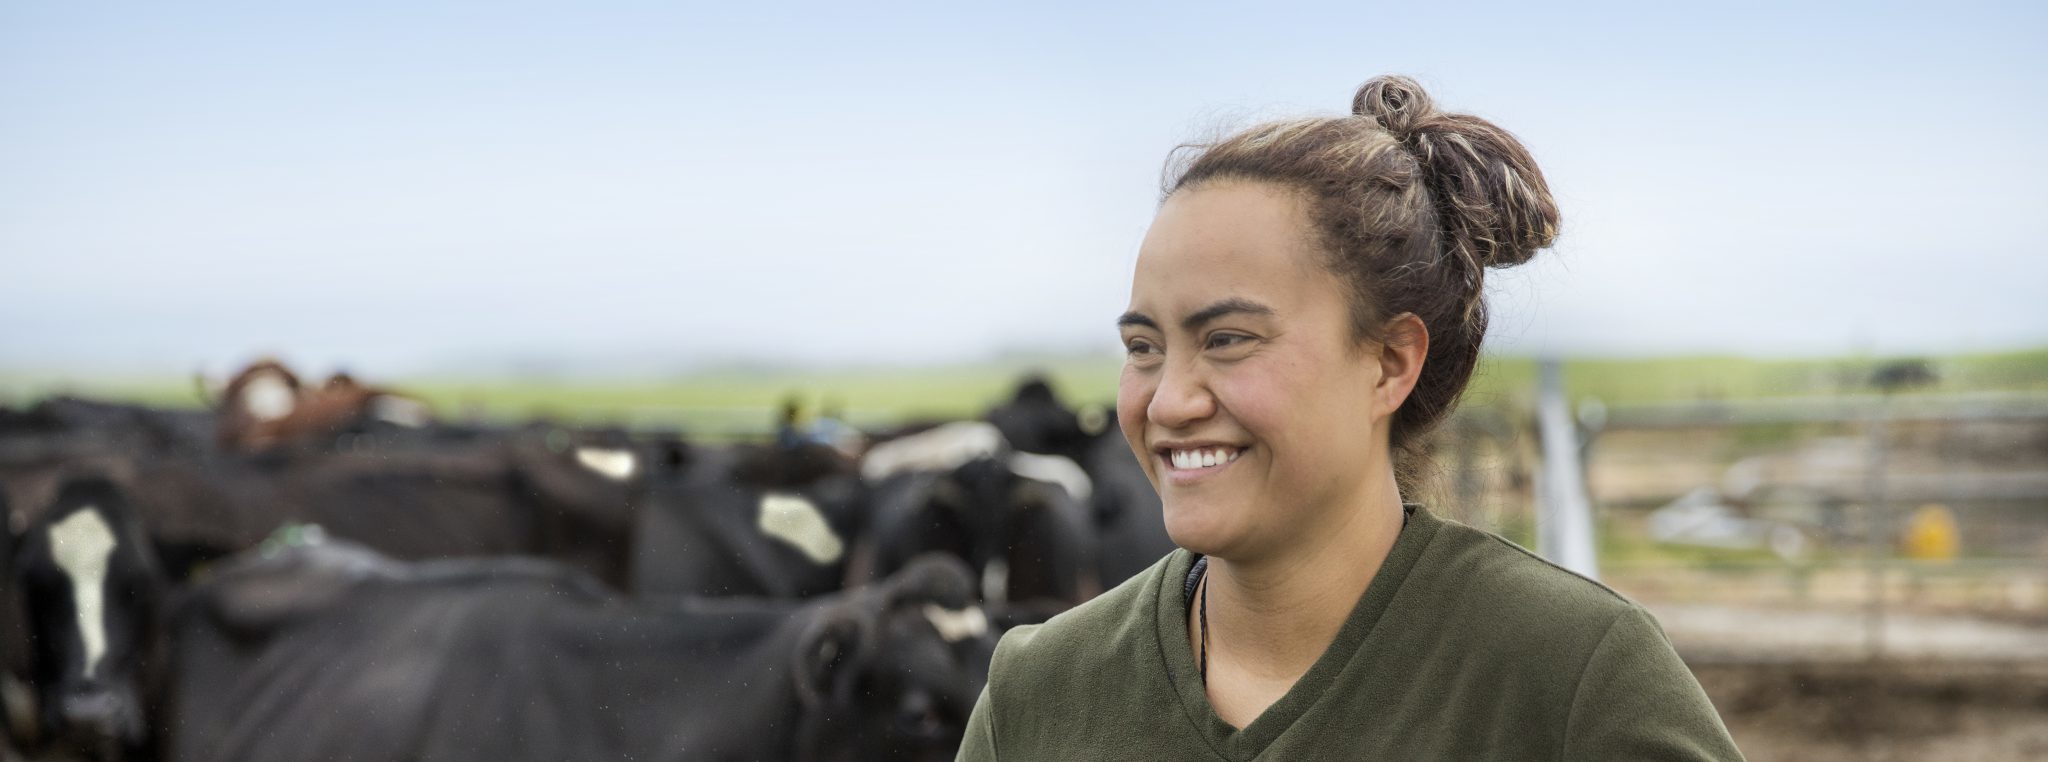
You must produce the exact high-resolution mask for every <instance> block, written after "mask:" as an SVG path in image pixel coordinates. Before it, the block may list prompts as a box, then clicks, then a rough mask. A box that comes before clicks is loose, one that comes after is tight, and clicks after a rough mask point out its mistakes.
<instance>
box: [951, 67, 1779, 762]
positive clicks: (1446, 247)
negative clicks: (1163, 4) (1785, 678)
mask: <svg viewBox="0 0 2048 762" xmlns="http://www.w3.org/2000/svg"><path fill="white" fill-rule="evenodd" d="M1557 226H1558V212H1557V208H1556V205H1555V203H1554V202H1553V200H1552V198H1551V196H1550V191H1549V189H1548V188H1547V187H1546V185H1545V183H1544V180H1543V175H1542V173H1541V172H1540V171H1539V170H1538V169H1537V167H1536V164H1535V161H1534V160H1533V159H1532V158H1531V157H1530V156H1529V153H1528V152H1527V151H1526V150H1525V149H1523V148H1522V146H1521V145H1520V144H1519V143H1518V142H1517V141H1516V140H1515V138H1514V137H1513V136H1511V135H1509V134H1508V133H1507V132H1505V131H1503V130H1501V129H1500V128H1498V127H1496V126H1494V125H1493V124H1492V123H1490V122H1487V121H1485V120H1483V119H1480V118H1478V117H1474V116H1469V115H1463V114H1447V113H1442V112H1439V111H1437V110H1436V109H1435V107H1434V106H1433V105H1432V104H1431V102H1430V99H1429V96H1428V95H1427V94H1426V93H1424V92H1423V90H1422V88H1421V87H1420V86H1418V85H1417V84H1416V83H1415V82H1414V81H1412V80H1409V79H1406V78H1402V77H1380V78H1377V79H1374V80H1373V81H1371V82H1368V83H1366V85H1365V86H1364V87H1363V88H1361V89H1360V90H1359V91H1358V93H1357V95H1356V97H1355V98H1354V100H1353V104H1352V115H1351V116H1348V117H1340V118H1318V119H1303V120H1297V121H1284V122H1277V123H1271V124H1263V125H1259V126H1255V127H1252V128H1250V129H1248V130H1245V131H1244V132H1241V133H1238V134H1236V135H1234V136H1231V137H1230V138H1228V139H1225V140H1223V141H1222V142H1220V143H1216V144H1213V145H1210V146H1207V147H1205V148H1203V149H1202V150H1201V151H1200V152H1199V153H1198V154H1197V155H1195V156H1194V158H1193V159H1192V161H1190V162H1188V163H1187V164H1186V165H1185V166H1184V167H1183V168H1182V169H1181V170H1180V172H1179V173H1178V176H1177V177H1174V178H1172V179H1171V180H1170V181H1169V183H1168V187H1167V193H1166V199H1165V201H1164V203H1163V204H1162V205H1161V206H1160V209H1159V213H1158V216H1157V218H1156V219H1155V220H1154V222H1153V225H1152V228H1151V230H1150V232H1149V233H1148V234H1147V235H1146V238H1145V242H1144V244H1143V247H1142V248H1141V249H1140V252H1139V256H1138V266H1137V272H1136V274H1135V276H1134V278H1133V280H1132V285H1131V305H1130V311H1129V312H1127V313H1125V314H1124V316H1123V317H1122V318H1121V319H1120V320H1118V321H1117V322H1118V325H1119V327H1120V329H1121V331H1122V333H1123V339H1124V345H1125V348H1126V350H1127V352H1128V362H1127V363H1126V365H1125V368H1124V372H1123V379H1122V385H1121V388H1120V392H1119V394H1118V399H1117V417H1118V423H1119V424H1120V425H1121V426H1122V428H1123V432H1124V435H1125V437H1126V438H1127V439H1129V441H1130V444H1131V449H1132V450H1133V451H1134V452H1135V453H1136V454H1137V456H1138V459H1139V460H1140V461H1141V462H1143V463H1144V466H1145V470H1146V473H1147V474H1148V475H1149V476H1150V478H1151V480H1152V484H1153V486H1154V487H1156V488H1157V489H1158V490H1159V494H1160V497H1161V499H1162V500H1163V502H1164V504H1165V512H1166V525H1167V530H1168V533H1169V534H1171V535H1172V536H1173V539H1174V542H1175V543H1176V544H1178V545H1180V546H1181V547H1182V548H1184V550H1177V551H1175V552H1173V553H1172V554H1170V555H1168V556H1167V557H1166V558H1164V559H1162V560H1161V561H1160V562H1159V563H1157V564H1155V565H1153V566H1152V567H1151V568H1150V569H1149V570H1147V571H1146V572H1145V573H1144V574H1141V575H1139V576H1138V577H1136V578H1133V579H1132V580H1131V581H1129V582H1128V583H1126V584H1124V585H1121V586H1119V587H1118V588H1116V589H1115V590H1112V591H1110V592H1107V593H1104V594H1103V595H1102V596H1100V597H1098V598H1096V599H1095V600H1093V601H1090V602H1089V603H1087V604H1085V605H1082V606H1080V607H1078V608H1075V609H1073V610H1071V611H1069V612H1067V613H1066V614H1063V615H1061V616H1059V617H1056V618H1054V619H1053V620H1052V621H1050V622H1048V623H1046V624H1044V625H1042V626H1039V627H1024V628H1018V629H1017V630H1015V631H1012V632H1011V633H1010V634H1009V635H1008V636H1006V637H1005V638H1004V639H1003V641H1002V644H1001V646H1000V647H999V648H998V650H997V653H996V656H995V660H994V663H993V666H992V667H991V669H990V675H989V684H988V687H987V689H986V690H985V691H984V692H983V694H982V697H981V699H980V701H979V702H978V703H977V705H976V706H975V709H974V713H973V716H972V719H971V720H970V722H969V727H968V732H967V737H966V741H965V743H964V745H963V747H962V749H961V752H960V758H961V759H963V760H989V759H1061V760H1072V759H1119V760H1121V759H1228V760H1248V759H1253V758H1260V759H1279V760H1293V759H1390V760H1391V759H1400V760H1414V759H1458V760H1466V759H1517V760H1520V759H1566V760H1577V759H1687V760H1690V759H1740V758H1741V755H1740V754H1739V753H1738V752H1737V751H1736V749H1735V746H1734V744H1733V742H1732V741H1731V740H1730V739H1729V737H1728V734H1727V731H1726V729H1725V728H1724V727H1723V726H1722V725H1721V722H1720V719H1719V717H1717V716H1716V715H1715V713H1714V710H1713V707H1712V706H1711V705H1710V704H1709V703H1708V702H1707V698H1706V695H1705V694H1704V693H1703V692H1702V691H1701V690H1700V687H1699V685H1698V683H1697V682H1695V681H1694V680H1693V678H1692V675H1691V673H1690V672H1688V671H1687V670H1686V667H1685V665H1684V664H1683V663H1682V662H1680V661H1679V659H1678V657H1677V655H1676V654H1675V653H1674V652H1673V651H1672V649H1671V646H1670V644H1669V643H1668V642H1667V641H1666V640H1665V638H1664V636H1663V633H1662V631H1661V630H1660V629H1659V628H1658V626H1657V624H1656V622H1655V620H1653V619H1652V618H1651V617H1650V615H1649V614H1648V613H1647V612H1645V611H1644V610H1643V609H1642V608H1641V607H1640V606H1637V605H1636V604H1634V603H1632V602H1630V601H1628V600H1627V599H1625V598H1622V597H1621V596H1620V595H1618V594H1616V593H1614V592H1613V591H1611V590H1608V589H1607V588H1605V587H1602V586H1600V585H1599V584H1597V583H1594V582H1592V581H1589V580H1586V579H1584V578H1582V577H1579V576H1577V575H1574V574H1572V573H1570V572H1567V571H1564V570H1563V569H1560V568H1558V567H1556V566H1553V565H1551V564H1549V563H1547V562H1545V561H1543V560H1542V559H1540V558H1538V557H1536V556H1534V555H1532V554H1530V553H1528V552H1526V551H1524V550H1522V549H1521V548H1519V547H1517V546H1515V545H1513V544H1512V543H1509V542H1507V541H1505V540H1502V539H1500V538H1499V537H1496V536H1494V535H1491V534H1488V533H1485V532H1481V531H1478V530H1475V529H1472V528H1470V527H1466V526H1463V525H1461V524H1457V523H1453V522H1449V521H1445V520H1442V519H1439V518H1437V517H1436V516H1435V515H1433V514H1431V513H1430V512H1429V511H1428V510H1427V509H1425V508H1423V507H1421V506H1418V505H1413V504H1404V502H1403V500H1402V492H1403V490H1402V487H1403V485H1404V483H1405V482H1406V481H1407V479H1406V478H1405V476H1404V475H1406V474H1410V473H1412V472H1413V470H1414V469H1415V468H1416V466H1417V465H1418V463H1417V457H1418V456H1417V454H1416V453H1417V452H1418V450H1419V447H1420V443H1421V440H1422V437H1423V436H1424V435H1425V434H1426V433H1427V432H1428V431H1429V429H1430V428H1431V427H1432V426H1434V425H1435V424H1437V423H1438V422H1439V421H1441V420H1442V419H1443V417H1444V416H1445V414H1447V413H1448V412H1449V411H1450V410H1451V408H1452V407H1453V405H1454V404H1455V402H1456V400H1457V398H1458V394H1459V393H1460V392H1461V391H1462V390H1463V389H1464V387H1465V383H1466V381H1467V380H1468V379H1469V378H1470V377H1471V375H1472V368H1473V364H1474V362H1475V361H1476V360H1477V359H1478V356H1479V343H1480V339H1481V338H1482V337H1483V336H1484V334H1485V329H1486V306H1485V303H1484V300H1483V298H1482V295H1481V291H1480V288H1481V284H1482V282H1483V280H1484V273H1485V268H1488V267H1508V266H1512V265H1517V264H1521V263H1523V262H1526V261H1528V260H1529V258H1530V257H1531V256H1532V255H1534V254H1535V253H1536V251H1537V250H1539V249H1543V248H1546V247H1548V246H1549V245H1550V244H1551V241H1552V239H1553V238H1555V236H1556V234H1557Z"/></svg>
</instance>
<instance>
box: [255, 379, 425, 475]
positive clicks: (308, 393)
mask: <svg viewBox="0 0 2048 762" xmlns="http://www.w3.org/2000/svg"><path fill="white" fill-rule="evenodd" d="M216 407H217V413H218V417H219V419H218V422H217V424H216V439H217V442H218V445H219V447H220V449H222V450H224V451H230V452H249V453H257V452H268V451H273V450H279V449H294V448H304V449H316V450H318V449H327V448H331V447H333V445H334V442H335V440H336V439H337V438H338V437H340V436H341V435H342V434H344V433H347V432H349V431H351V430H352V429H356V428H359V427H363V426H366V425H375V424H376V423H377V422H384V423H389V424H395V425H399V426H404V427H415V428H416V427H421V426H425V425H427V424H428V423H430V422H431V421H432V414H431V412H430V411H429V410H428V408H427V406H426V405H425V404H424V403H421V402H420V401H418V400H415V399H412V398H410V397H406V396H403V395H400V394H398V393H396V392H393V391H390V390H388V389H381V388H377V387H371V386H365V385H364V384H362V383H360V382H358V381H356V380H355V378H354V377H353V376H350V375H349V374H347V373H336V374H334V375H332V376H330V377H328V379H327V381H326V382H325V383H322V384H321V385H320V386H318V387H311V386H308V385H306V384H303V383H302V382H301V381H300V380H299V377H298V375H297V374H295V373H293V372H292V371H291V369H290V368H287V367H285V366H284V364H283V363H280V362H278V361H276V360H269V359H266V360H261V361H258V362H256V363H253V364H251V365H250V366H249V367H247V368H244V369H243V370H242V371H241V372H240V373H237V374H236V375H235V377H234V378H232V379H230V380H229V381H228V383H227V386H226V388H225V390H224V391H223V392H222V394H221V398H220V400H219V402H218V403H217V405H216Z"/></svg>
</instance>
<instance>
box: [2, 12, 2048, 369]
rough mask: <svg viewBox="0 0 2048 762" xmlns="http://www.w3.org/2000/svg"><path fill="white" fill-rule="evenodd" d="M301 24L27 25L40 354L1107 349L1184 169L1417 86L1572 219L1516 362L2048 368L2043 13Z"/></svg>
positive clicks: (1515, 298) (136, 360)
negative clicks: (1920, 361)
mask: <svg viewBox="0 0 2048 762" xmlns="http://www.w3.org/2000/svg"><path fill="white" fill-rule="evenodd" d="M279 5H281V4H275V3H248V4H227V3H207V4H203V5H195V4H179V5H177V6H175V7H173V6H170V5H165V4H139V3H138V4H132V5H128V6H125V7H118V8H116V7H110V6H106V5H101V4H81V3H62V4H60V3H43V4H39V5H37V6H27V5H26V4H19V3H17V4H11V5H8V6H5V7H0V261H4V265H0V367H53V366H58V367H62V366H71V367H77V366H92V367H103V368H112V367H123V368H143V369H163V370H170V371H184V370H190V369H192V368H195V367H208V368H220V367H224V366H226V365H228V364H230V363H233V362H236V361H239V360H241V359H245V358H247V357H248V356H250V355H252V354H254V353H257V352H262V351H278V352H284V353H286V354H287V355H288V356H289V357H291V358H293V359H296V360H299V361H301V362H304V363H307V364H310V365H315V366H318V365H322V364H335V363H345V364H348V365H350V366H352V367H355V368H357V369H359V370H360V371H362V372H365V373H369V374H372V375H376V374H380V373H383V374H395V373H407V372H415V371H420V370H447V369H456V368H462V367H465V366H471V365H474V366H476V367H483V366H484V365H485V364H487V363H497V362H502V361H505V360H507V359H519V360H527V361H536V360H552V361H557V362H563V363H570V364H579V365H582V364H587V365H590V366H592V367H599V366H603V367H613V368H637V369H659V368H666V367H673V366H678V365H683V364H687V363H692V362H705V361H716V360H729V359H733V358H755V359H764V360H773V361H788V362H832V363H837V362H882V363H890V362H932V361H947V360H958V359H973V358H976V357H982V356H987V355H989V354H992V353H996V352H1000V351H1005V350H1015V349H1053V350H1065V349H1075V348H1080V349H1101V350H1105V351H1107V350H1111V349H1113V347H1114V345H1115V331H1114V328H1113V326H1112V325H1111V321H1112V320H1113V319H1114V317H1115V315H1116V314H1118V313H1119V312H1121V311H1122V310H1123V308H1124V300H1125V298H1126V296H1127V294H1128V288H1129V275H1130V265H1131V261H1132V258H1133V257H1134V255H1135V250H1136V248H1137V243H1138V241H1139V239H1140V237H1141V236H1142V235H1143V232H1144V229H1145V226H1146V224H1147V223H1148V222H1149V219H1150V216H1151V213H1152V210H1153V208H1154V206H1155V204H1156V201H1157V183H1158V177H1159V169H1160V165H1161V162H1162V160H1163V159H1164V157H1165V155H1166V153H1167V151H1168V149H1170V148H1171V147H1172V146H1174V145H1175V144H1177V143H1180V142H1184V141H1188V140H1195V139H1200V138H1202V137H1204V136H1208V135H1212V134H1214V133H1216V132H1217V131H1218V130H1220V129H1225V128H1228V127H1230V126H1232V125H1239V124H1243V123H1245V122H1247V121H1248V120H1252V119H1258V118H1268V117H1278V116H1293V115H1301V114H1310V113H1334V112H1338V111H1340V110H1342V109H1344V108H1346V107H1347V106H1348V104H1349V99H1350V95H1351V92H1352V90H1353V89H1354V88H1355V87H1356V85H1357V84H1358V83H1359V82H1361V81H1363V80H1365V79H1366V78H1368V77H1370V76H1372V75H1374V74H1379V73H1384V72H1399V73H1407V74H1410V75H1413V76H1416V77H1418V78H1419V79H1421V80H1422V81H1423V83H1424V84H1425V85H1426V86H1428V87H1429V88H1430V89H1431V90H1432V92H1433V93H1434V94H1435V95H1436V96H1437V99H1438V100H1439V102H1440V103H1442V104H1443V105H1445V106H1448V107H1450V108H1453V109H1457V110H1464V111H1471V112H1475V113H1478V114H1480V115H1482V116H1485V117H1488V118H1490V119H1493V120H1495V121H1496V122H1498V123H1500V124H1502V125H1503V126H1506V127H1507V128H1508V129H1510V130H1513V131H1515V132H1516V133H1517V134H1519V135H1520V136H1522V138H1523V139H1524V141H1525V142H1526V143H1527V144H1528V145H1529V146H1530V148H1531V149H1532V151H1533V152H1534V153H1535V155H1536V157H1537V159H1538V162H1539V163H1540V164H1541V165H1542V166H1543V168H1544V170H1545V171H1546V173H1547V174H1548V175H1549V178H1550V181H1551V183H1552V186H1553V188H1554V189H1555V190H1556V192H1557V194H1558V196H1559V198H1560V200H1561V202H1562V204H1563V208H1564V213H1565V220H1566V233H1565V237H1564V238H1563V239H1562V242H1561V244H1560V246H1559V248H1558V250H1557V251H1556V252H1554V253H1546V254H1544V255H1542V256H1541V257H1540V258H1539V259H1538V263H1537V264H1533V265H1531V266H1529V267H1526V268H1523V269H1521V270H1517V271H1512V272H1511V273H1507V274H1503V276H1502V277H1499V278H1497V279H1496V282H1495V293H1496V320H1495V325H1496V333H1495V337H1494V339H1495V341H1496V346H1498V347H1500V348H1503V349H1507V350H1512V351H1525V352H1535V351H1556V352H1564V353H1600V354H1617V353H1656V354H1675V353H1696V352H1736V353H1745V354H1769V355H1780V354H1833V353H1843V352H1850V351H1876V352H1943V351H1951V350H1974V349H1996V348H2005V347H2015V346H2035V345H2041V344H2044V343H2048V303H2044V302H2048V300H2044V299H2043V297H2042V294H2043V293H2044V292H2048V286H2044V284H2048V251H2044V249H2043V243H2042V241H2043V240H2044V237H2043V236H2042V235H2041V234H2040V232H2039V229H2040V226H2041V224H2042V223H2043V221H2044V219H2048V214H2044V213H2048V184H2044V183H2043V182H2042V180H2041V178H2043V177H2048V147H2044V144H2043V142H2042V138H2041V136H2043V135H2048V85H2044V84H2043V83H2044V81H2048V53H2044V50H2048V45H2044V44H2042V41H2043V40H2048V11H2044V10H2042V8H2043V6H2042V5H2040V4H2027V3H2010V4H1988V5H1986V4H1968V3H1962V4H1957V3H1940V4H1936V3H1920V4H1870V3H1856V4H1840V5H1827V6H1809V7H1803V8H1787V7H1784V6H1785V5H1786V4H1783V3H1747V4H1723V5H1715V6H1693V7H1678V6H1671V7H1663V6H1665V5H1666V4H1651V3H1626V4H1623V3H1616V4H1611V5H1566V4H1556V3H1545V4H1535V3H1507V4H1451V3H1431V4H1422V3H1414V4H1402V5H1399V6H1389V5H1384V4H1371V3H1356V2H1347V3H1329V4H1308V5H1282V4H1271V3H1267V4H1260V5H1258V6H1257V7H1256V8H1250V7H1246V8H1231V7H1220V6H1207V5H1192V4H1187V3H1172V4H1150V5H1129V6H1121V7H1119V8H1117V9H1114V10H1112V9H1106V8H1101V7H1097V4H1093V3H1089V4H1073V5H1068V6H1065V7H1058V6H1051V5H1045V4H1037V5H1034V6H1033V7H1031V8H1028V9H1026V8H1009V9H971V8H964V7H962V4H954V3H947V4H937V3H934V4H928V5H921V6H918V5H889V6H883V5H877V4H861V5H860V7H857V8H856V7H851V6H854V5H855V4H828V5H817V6H760V7H754V6H749V7H746V8H740V7H732V6H704V7H695V6H689V5H680V4H673V3H576V4H562V3H550V4H541V3H506V2H491V3H473V4H458V3H419V2H406V3H351V4H319V5H312V6H308V7H301V8H292V9H286V8H281V7H278V6H279ZM1652 6H1654V7H1652Z"/></svg>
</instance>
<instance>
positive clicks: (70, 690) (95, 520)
mask: <svg viewBox="0 0 2048 762" xmlns="http://www.w3.org/2000/svg"><path fill="white" fill-rule="evenodd" d="M11 572H12V573H11V576H12V580H13V583H14V584H17V585H19V586H20V593H21V603H22V609H23V610H22V612H21V613H22V614H23V617H24V619H23V621H24V623H25V624H26V625H27V629H28V638H27V640H28V646H29V649H30V659H29V664H28V671H27V675H26V678H27V682H28V685H29V687H30V688H31V689H32V691H33V695H34V698H35V703H36V707H37V711H38V718H37V724H38V728H37V733H36V735H37V736H38V737H39V738H42V739H44V740H45V741H46V742H47V743H48V744H53V745H55V746H56V747H60V748H67V749H69V750H70V751H72V752H76V753H85V754H89V755H92V756H93V757H94V758H96V759H101V760H108V759H125V758H130V757H135V756H141V755H146V754H147V753H148V751H149V749H150V746H151V735H150V729H149V727H148V724H147V722H146V718H147V717H149V716H151V715H152V714H153V707H152V706H151V704H152V697H154V696H157V695H159V694H158V692H157V686H158V685H160V680H161V672H160V671H159V670H158V666H160V664H161V661H160V659H159V658H157V647H158V645H159V641H158V639H157V638H156V637H155V636H156V634H157V633H159V632H160V629H159V627H158V626H157V622H158V619H157V617H158V616H159V614H160V611H161V603H162V601H163V599H164V598H163V597H164V594H165V587H164V583H163V576H162V573H161V572H160V570H159V569H158V568H157V565H156V560H155V553H154V551H153V550H152V549H151V547H150V543H149V539H148V537H147V536H145V534H144V533H143V531H142V529H141V525H140V524H139V523H138V521H137V519H136V517H135V514H134V510H133V509H132V507H131V506H130V505H129V504H128V501H127V500H126V499H125V498H124V497H123V496H122V495H121V493H120V491H119V490H117V489H116V488H115V487H114V485H113V484H112V483H111V482H108V481H106V480H104V479H94V478H88V479H79V480H73V481H69V482H67V483H66V484H65V485H64V486H63V487H62V488H61V489H60V491H59V492H58V496H57V500H56V502H55V503H54V504H53V505H51V506H50V507H49V508H48V509H47V510H45V511H43V512H42V513H41V514H40V515H39V516H37V518H36V519H35V520H34V521H33V522H31V523H30V524H29V526H28V527H27V530H26V531H25V532H24V533H23V534H22V537H21V538H20V545H19V547H18V548H16V549H15V554H14V559H13V565H12V569H11Z"/></svg>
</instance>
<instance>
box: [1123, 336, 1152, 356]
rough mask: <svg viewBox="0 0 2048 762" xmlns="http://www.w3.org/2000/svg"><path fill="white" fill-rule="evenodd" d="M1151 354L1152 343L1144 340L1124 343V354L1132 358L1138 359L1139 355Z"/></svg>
mask: <svg viewBox="0 0 2048 762" xmlns="http://www.w3.org/2000/svg"><path fill="white" fill-rule="evenodd" d="M1151 352H1152V342H1149V341H1146V340H1144V339H1132V340H1130V341H1128V342H1125V343H1124V354H1128V355H1130V356H1132V357H1136V356H1138V355H1143V354H1150V353H1151Z"/></svg>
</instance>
